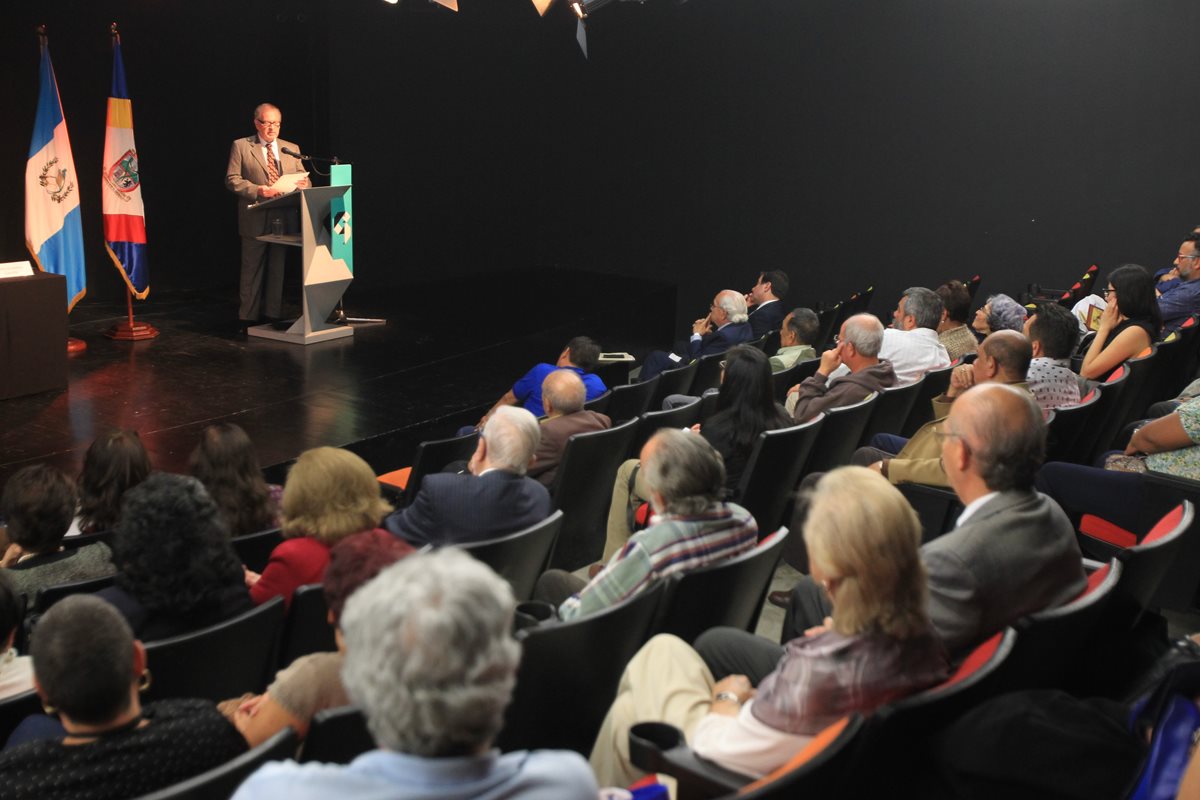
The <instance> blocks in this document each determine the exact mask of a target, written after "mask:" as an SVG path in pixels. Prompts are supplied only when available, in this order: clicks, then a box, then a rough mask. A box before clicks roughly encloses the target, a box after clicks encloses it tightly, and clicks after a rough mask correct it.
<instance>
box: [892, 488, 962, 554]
mask: <svg viewBox="0 0 1200 800" xmlns="http://www.w3.org/2000/svg"><path fill="white" fill-rule="evenodd" d="M896 488H897V489H899V490H900V494H902V495H904V499H905V500H907V501H908V504H909V505H910V506H912V508H913V511H916V512H917V518H918V519H919V520H921V544H925V543H926V542H932V541H933V540H934V539H936V538H937V537H939V536H941V535H942V534H943V533H946V532H948V531H950V530H953V529H954V528H955V526H956V525H957V524H958V516H959V514H961V513H962V512H963V504H962V502H961V501H960V500H959V499H958V495H956V494H955V493H954V492H952V491H950V490H949V489H943V488H941V487H939V486H926V485H924V484H920V483H902V484H900V485H898V486H897V487H896Z"/></svg>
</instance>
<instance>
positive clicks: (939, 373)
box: [900, 362, 958, 438]
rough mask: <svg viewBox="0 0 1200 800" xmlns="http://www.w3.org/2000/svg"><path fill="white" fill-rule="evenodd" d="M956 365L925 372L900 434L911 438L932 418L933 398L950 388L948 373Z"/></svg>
mask: <svg viewBox="0 0 1200 800" xmlns="http://www.w3.org/2000/svg"><path fill="white" fill-rule="evenodd" d="M957 365H958V364H957V362H956V363H954V364H951V365H950V366H948V367H942V368H941V369H931V370H929V371H928V372H926V373H925V377H924V379H923V380H922V381H921V390H920V391H919V392H917V397H916V399H915V400H913V404H912V410H911V411H909V412H908V419H907V420H905V421H904V426H903V427H902V428H901V430H900V435H901V436H904V437H906V438H912V435H913V434H914V433H916V432H917V430H918V429H919V428H920V427H921V426H922V425H924V424H925V423H926V422H929V421H930V420H932V419H933V398H935V397H937V396H938V395H939V394H942V393H943V392H945V391H946V390H947V389H949V388H950V373H951V372H953V371H954V368H955V367H956V366H957Z"/></svg>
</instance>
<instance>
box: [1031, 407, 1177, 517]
mask: <svg viewBox="0 0 1200 800" xmlns="http://www.w3.org/2000/svg"><path fill="white" fill-rule="evenodd" d="M1147 471H1152V472H1162V473H1165V474H1167V475H1174V476H1176V477H1179V478H1186V479H1187V480H1191V481H1200V398H1194V399H1192V400H1188V401H1187V402H1185V403H1184V404H1183V405H1181V406H1179V408H1177V409H1175V411H1173V412H1172V413H1170V414H1167V415H1166V416H1163V417H1159V418H1158V419H1156V420H1152V421H1150V422H1147V423H1146V424H1145V425H1143V426H1142V427H1140V428H1138V429H1137V431H1135V432H1134V434H1133V436H1132V437H1130V439H1129V444H1128V446H1126V448H1125V452H1124V454H1116V453H1113V454H1109V455H1108V456H1107V457H1106V458H1105V467H1104V469H1097V468H1095V467H1087V466H1083V465H1081V464H1066V463H1060V462H1057V461H1052V462H1050V463H1049V464H1046V465H1045V466H1044V467H1042V469H1041V472H1039V473H1038V477H1037V488H1038V490H1039V491H1042V492H1045V493H1046V494H1047V495H1049V496H1050V497H1052V498H1054V499H1055V500H1057V501H1058V503H1059V504H1060V505H1061V506H1062V507H1063V508H1064V509H1065V510H1066V511H1067V513H1068V514H1070V515H1071V516H1072V517H1073V518H1075V519H1078V518H1079V516H1080V515H1082V514H1085V513H1087V514H1095V515H1096V516H1098V517H1100V518H1101V519H1103V520H1106V521H1108V522H1111V523H1113V524H1115V525H1119V526H1120V527H1122V528H1124V529H1125V530H1127V531H1131V532H1133V533H1137V534H1141V533H1143V532H1145V531H1148V530H1150V528H1151V527H1152V526H1153V525H1154V523H1156V522H1158V520H1159V519H1161V518H1162V517H1163V515H1165V514H1166V513H1167V512H1168V511H1170V510H1171V509H1172V508H1174V507H1175V506H1176V505H1178V504H1179V498H1178V497H1168V496H1162V495H1160V494H1159V493H1158V492H1154V491H1150V490H1149V489H1148V488H1147V486H1146V483H1145V479H1144V478H1143V476H1142V474H1143V473H1145V472H1147Z"/></svg>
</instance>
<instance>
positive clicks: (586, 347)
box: [475, 336, 607, 428]
mask: <svg viewBox="0 0 1200 800" xmlns="http://www.w3.org/2000/svg"><path fill="white" fill-rule="evenodd" d="M599 361H600V345H598V344H596V342H595V341H594V340H592V339H590V338H588V337H587V336H576V337H575V338H574V339H572V340H571V341H569V342H567V346H566V347H564V348H563V351H562V353H560V354H559V356H558V361H556V362H555V363H553V364H546V363H542V364H538V365H536V366H535V367H534V368H533V369H531V370H529V372H526V373H525V374H524V375H522V376H521V379H520V380H518V381H517V382H516V383H514V384H513V387H512V388H511V389H509V390H508V391H507V392H506V393H505V395H504V396H503V397H501V398H500V399H499V400H497V401H496V405H494V406H492V407H491V409H489V410H488V412H487V413H486V414H484V415H483V417H482V418H480V420H479V424H477V425H476V426H475V427H476V428H482V427H483V425H484V423H486V422H487V421H488V417H490V416H491V415H492V412H493V411H495V410H496V409H497V408H499V407H500V406H515V405H520V406H522V407H524V408H525V410H526V411H528V412H529V413H531V414H533V415H534V416H535V417H540V416H542V415H543V414H545V413H546V409H545V408H544V407H543V405H542V381H544V380H546V376H547V375H549V374H550V373H551V372H554V371H555V370H556V369H569V370H571V371H572V372H574V373H575V374H577V375H578V376H579V378H580V380H582V381H583V386H584V388H585V389H586V390H587V399H588V400H595V399H596V398H597V397H599V396H600V395H602V394H604V393H605V392H606V391H607V389H606V387H605V386H604V381H602V380H600V378H599V376H597V375H593V374H592V372H591V371H592V370H593V369H595V367H596V364H597V362H599Z"/></svg>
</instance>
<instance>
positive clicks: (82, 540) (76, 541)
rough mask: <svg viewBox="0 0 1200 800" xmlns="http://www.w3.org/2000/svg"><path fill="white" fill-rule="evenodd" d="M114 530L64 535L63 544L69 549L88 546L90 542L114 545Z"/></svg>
mask: <svg viewBox="0 0 1200 800" xmlns="http://www.w3.org/2000/svg"><path fill="white" fill-rule="evenodd" d="M112 539H113V531H111V530H109V531H97V532H96V533H81V534H79V535H78V536H64V537H63V540H62V546H63V547H65V548H67V549H72V548H76V547H86V546H87V545H89V544H99V543H104V544H106V545H109V546H110V547H111V546H112Z"/></svg>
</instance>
